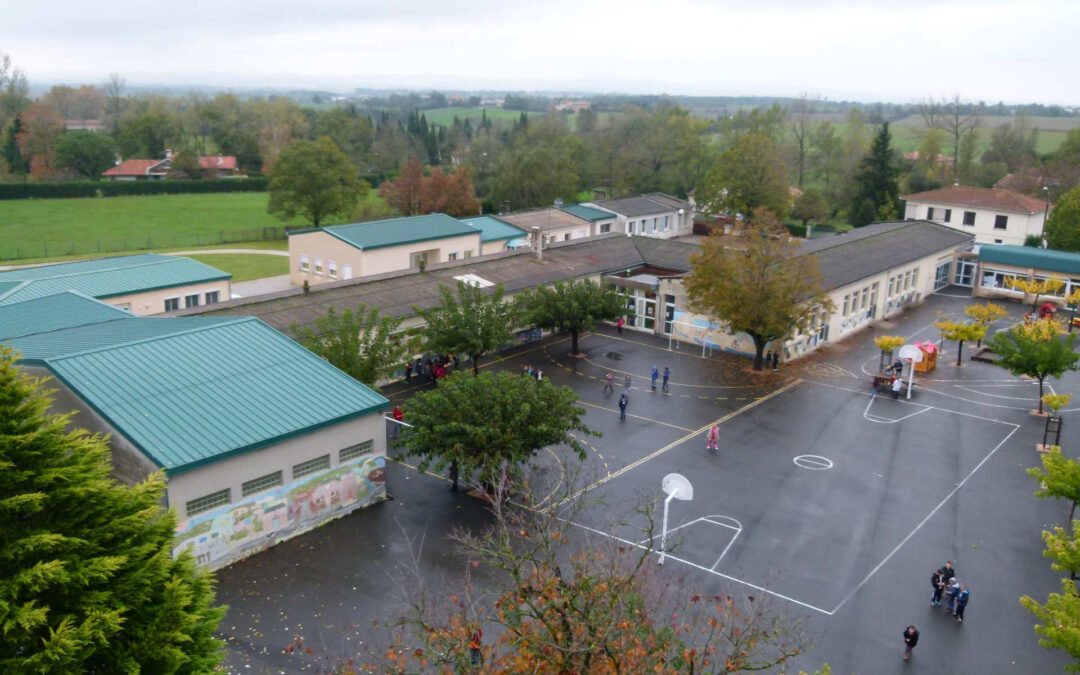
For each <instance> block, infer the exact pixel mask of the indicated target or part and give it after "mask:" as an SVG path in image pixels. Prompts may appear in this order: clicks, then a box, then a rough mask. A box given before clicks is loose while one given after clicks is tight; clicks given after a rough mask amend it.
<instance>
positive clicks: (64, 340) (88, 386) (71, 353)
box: [11, 298, 388, 474]
mask: <svg viewBox="0 0 1080 675" xmlns="http://www.w3.org/2000/svg"><path fill="white" fill-rule="evenodd" d="M50 301H52V302H55V299H54V298H50ZM42 311H43V313H45V314H47V313H48V312H50V311H54V310H51V309H42ZM11 344H12V346H14V347H16V348H20V349H22V350H23V357H22V360H23V361H25V362H29V363H34V364H40V365H43V366H45V367H47V368H48V369H49V370H50V371H51V372H52V373H53V374H54V375H55V376H56V378H57V379H58V380H60V381H61V382H63V383H64V384H65V385H66V386H67V387H68V388H70V389H71V390H72V391H73V392H75V394H76V395H78V396H79V397H80V398H82V399H83V400H84V401H85V402H86V403H87V405H89V406H90V407H91V408H92V409H94V410H95V411H96V412H97V413H98V414H99V415H101V416H102V417H103V418H104V419H106V420H107V421H108V422H109V424H111V425H112V426H113V427H114V428H115V429H116V430H117V431H118V432H119V433H120V434H122V435H123V436H124V437H125V438H127V439H128V440H130V441H131V442H132V443H133V444H134V445H135V446H136V447H137V448H139V449H140V450H141V451H142V452H143V453H144V454H145V455H146V456H147V457H148V458H149V459H151V460H152V461H153V462H155V463H156V464H157V465H158V466H161V467H163V468H164V469H165V470H166V471H167V472H168V473H170V474H176V473H180V472H183V471H187V470H190V469H193V468H196V467H198V466H201V465H204V464H209V463H212V462H215V461H218V460H221V459H224V458H226V457H230V456H233V455H236V454H239V453H242V452H246V451H250V450H255V449H257V448H260V447H265V446H267V445H270V444H273V443H278V442H280V441H283V440H285V439H287V438H291V437H294V436H299V435H302V434H305V433H308V432H310V431H313V430H315V429H318V428H321V427H325V426H329V425H332V424H336V423H339V422H342V421H345V420H348V419H352V418H355V417H359V416H361V415H365V414H369V413H372V412H375V411H378V410H382V409H385V408H386V407H387V404H388V402H387V400H386V399H385V398H383V397H382V396H380V395H379V394H377V393H376V392H374V391H372V390H371V389H369V388H368V387H366V386H364V385H363V384H361V383H359V382H357V381H356V380H354V379H353V378H351V377H349V376H348V375H346V374H345V373H343V372H341V371H340V370H338V369H337V368H335V367H334V366H332V365H330V364H329V363H327V362H326V361H324V360H322V359H320V358H319V357H317V356H315V355H314V354H312V353H311V352H309V351H307V350H306V349H304V348H303V347H301V346H300V345H299V344H297V343H296V342H293V341H292V340H290V339H289V338H287V337H285V336H284V335H282V334H281V333H278V332H277V331H275V330H274V329H272V328H270V327H269V326H267V325H266V324H264V323H263V322H261V321H259V320H258V319H255V318H251V317H241V318H235V317H232V318H230V317H217V318H214V317H177V318H125V319H118V320H115V321H108V322H100V323H95V324H88V325H85V326H79V327H74V328H68V329H63V330H59V331H52V332H49V333H43V334H39V335H28V336H23V337H21V338H18V339H15V340H12V341H11Z"/></svg>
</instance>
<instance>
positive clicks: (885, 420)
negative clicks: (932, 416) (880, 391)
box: [862, 395, 930, 424]
mask: <svg viewBox="0 0 1080 675" xmlns="http://www.w3.org/2000/svg"><path fill="white" fill-rule="evenodd" d="M877 400H879V397H878V396H877V395H874V396H871V397H870V400H869V401H867V402H866V410H863V414H862V416H863V417H865V418H866V419H867V420H868V421H870V422H874V423H876V424H896V423H897V422H903V421H904V420H906V419H908V418H909V417H915V416H916V415H921V414H922V413H924V412H926V411H927V410H930V406H928V405H923V404H921V403H909V405H917V406H919V407H921V408H922V410H916V411H915V412H913V413H911V414H910V415H904V416H903V417H900V418H897V419H893V418H892V417H882V416H881V415H871V414H870V406H872V405H874V401H877ZM897 401H899V399H897ZM904 402H905V403H908V402H907V401H904Z"/></svg>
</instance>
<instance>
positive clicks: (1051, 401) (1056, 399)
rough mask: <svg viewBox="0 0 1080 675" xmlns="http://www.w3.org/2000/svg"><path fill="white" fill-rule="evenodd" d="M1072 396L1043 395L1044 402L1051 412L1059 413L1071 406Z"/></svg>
mask: <svg viewBox="0 0 1080 675" xmlns="http://www.w3.org/2000/svg"><path fill="white" fill-rule="evenodd" d="M1071 400H1072V394H1043V397H1042V402H1043V405H1045V406H1046V407H1047V408H1050V411H1051V412H1057V411H1059V410H1061V409H1062V408H1064V407H1065V406H1067V405H1069V401H1071Z"/></svg>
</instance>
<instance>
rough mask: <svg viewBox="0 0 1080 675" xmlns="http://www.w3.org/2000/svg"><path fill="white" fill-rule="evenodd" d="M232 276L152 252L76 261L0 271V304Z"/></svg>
mask: <svg viewBox="0 0 1080 675" xmlns="http://www.w3.org/2000/svg"><path fill="white" fill-rule="evenodd" d="M231 278H232V275H231V274H228V273H226V272H222V271H221V270H219V269H215V268H213V267H210V266H209V265H206V264H203V263H201V262H198V261H196V260H191V259H190V258H183V257H179V256H171V255H158V254H153V253H148V254H143V255H132V256H123V257H119V258H101V259H98V260H79V261H76V262H70V263H60V264H57V265H42V266H40V267H24V268H21V269H16V270H7V271H5V272H0V284H8V283H10V282H18V285H17V286H9V287H8V288H7V290H6V291H5V290H2V289H0V305H6V304H10V303H13V302H23V301H25V300H32V299H33V298H41V297H45V296H47V295H55V294H56V293H62V292H64V291H77V292H79V293H83V294H84V295H88V296H90V297H93V298H111V297H115V296H118V295H128V294H130V293H141V292H144V291H152V290H157V289H160V288H172V287H174V286H186V285H188V284H197V283H202V282H207V281H218V280H221V279H231Z"/></svg>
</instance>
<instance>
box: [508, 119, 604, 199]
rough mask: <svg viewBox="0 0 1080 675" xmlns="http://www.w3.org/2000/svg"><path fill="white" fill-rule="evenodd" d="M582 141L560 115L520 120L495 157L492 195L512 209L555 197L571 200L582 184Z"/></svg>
mask: <svg viewBox="0 0 1080 675" xmlns="http://www.w3.org/2000/svg"><path fill="white" fill-rule="evenodd" d="M584 150H585V144H584V143H583V142H582V141H581V139H579V138H578V137H576V136H574V135H573V134H571V133H570V130H569V129H567V128H566V124H565V123H564V122H563V121H562V120H561V119H553V118H550V117H545V118H543V119H541V120H540V121H539V122H536V123H533V122H532V121H531V120H530V121H529V122H528V123H526V124H521V123H519V124H518V125H517V129H516V131H515V132H514V133H513V134H512V135H511V138H510V142H509V143H508V144H507V146H506V148H505V149H504V150H503V151H502V152H500V153H499V154H498V156H497V157H496V165H495V172H494V176H493V180H492V198H493V199H494V200H495V202H497V203H503V202H510V204H511V205H512V207H513V208H515V209H525V208H529V207H532V206H546V205H548V204H551V203H552V201H554V200H555V199H556V198H559V199H564V200H566V201H573V199H574V196H575V195H576V194H577V192H578V190H579V189H580V188H581V187H582V186H580V185H579V182H580V178H581V166H582V155H583V153H584Z"/></svg>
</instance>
